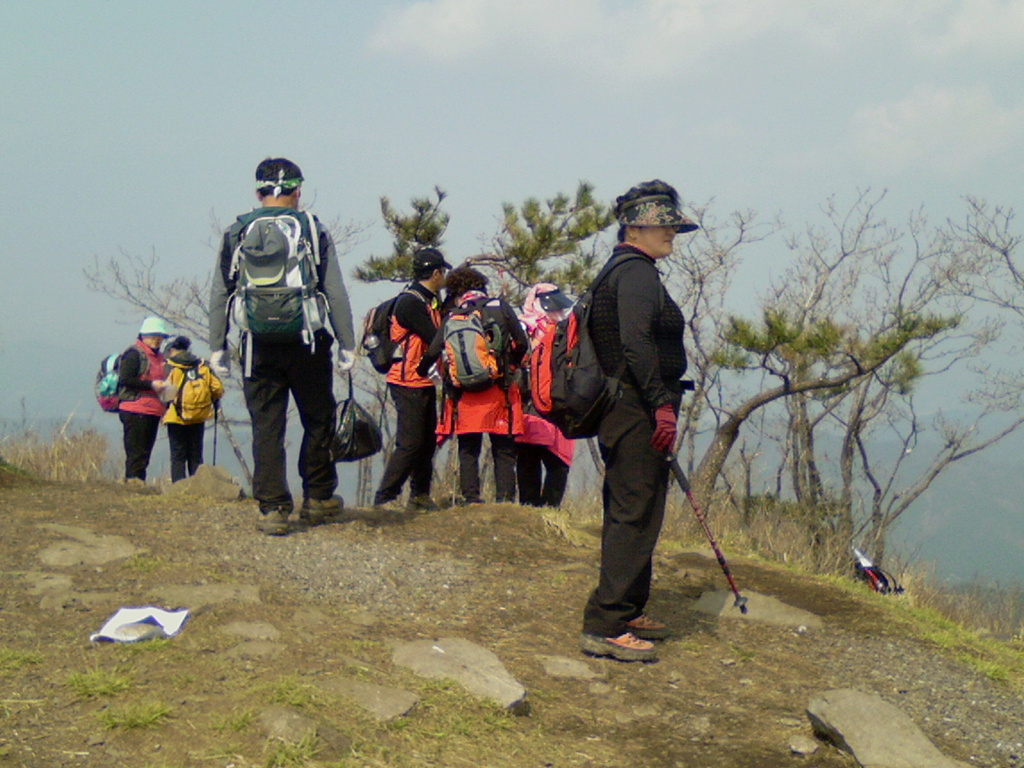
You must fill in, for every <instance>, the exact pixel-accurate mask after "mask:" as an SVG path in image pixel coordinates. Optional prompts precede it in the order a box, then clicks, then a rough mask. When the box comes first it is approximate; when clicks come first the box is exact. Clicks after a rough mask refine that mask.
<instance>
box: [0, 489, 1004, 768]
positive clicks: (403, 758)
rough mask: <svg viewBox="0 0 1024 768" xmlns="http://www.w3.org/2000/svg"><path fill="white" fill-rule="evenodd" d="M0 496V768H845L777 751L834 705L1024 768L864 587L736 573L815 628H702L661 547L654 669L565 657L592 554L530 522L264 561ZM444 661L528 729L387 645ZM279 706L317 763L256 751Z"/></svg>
mask: <svg viewBox="0 0 1024 768" xmlns="http://www.w3.org/2000/svg"><path fill="white" fill-rule="evenodd" d="M0 479H2V482H0V520H2V522H3V536H2V537H0V563H2V568H0V571H2V575H0V691H2V692H0V766H7V765H10V766H26V767H27V766H32V767H33V768H36V767H38V768H43V767H44V766H45V767H46V768H55V767H63V766H68V767H70V766H105V767H106V766H111V765H117V766H149V767H150V768H157V767H158V766H161V767H167V768H170V767H171V766H175V767H179V766H181V767H183V766H224V767H227V766H238V767H241V766H274V765H302V764H305V765H340V766H494V767H495V768H504V767H505V766H508V767H515V768H542V767H544V766H557V767H558V768H562V767H563V766H565V767H568V766H593V767H595V768H596V767H597V766H621V765H643V766H652V767H653V766H668V767H669V768H682V767H684V766H686V767H694V766H701V767H702V768H715V767H716V766H720V767H722V768H725V767H726V766H728V767H729V768H755V767H757V768H762V767H763V766H801V767H803V766H807V767H810V766H813V767H814V768H839V767H840V766H844V767H846V766H852V765H854V763H853V761H852V759H851V758H850V757H849V756H847V755H845V754H844V753H841V752H839V751H838V750H836V749H834V748H833V747H831V746H828V745H825V744H820V745H819V746H818V748H817V750H816V751H814V752H813V754H803V755H802V754H795V753H793V752H792V751H791V749H790V745H791V744H792V743H794V741H799V740H801V739H803V740H806V739H808V738H811V736H812V733H811V729H810V726H809V723H808V720H807V717H806V714H805V707H806V705H807V703H808V701H809V700H810V699H811V698H812V697H813V696H815V695H816V694H818V693H820V692H822V691H824V690H827V689H829V688H838V687H854V688H859V689H861V690H865V691H868V692H874V693H877V694H879V695H881V696H882V697H883V698H884V699H885V700H887V701H889V702H891V703H893V704H895V705H896V706H898V707H899V708H900V709H901V710H903V711H904V712H906V713H907V714H908V715H909V716H910V717H911V718H912V719H913V720H914V722H915V723H916V724H917V725H918V726H919V727H920V728H921V729H922V731H923V732H924V733H925V734H926V735H927V736H928V737H929V738H930V739H931V740H932V741H933V742H934V743H935V744H936V745H937V746H938V747H939V748H940V749H941V750H942V751H943V752H944V753H945V754H946V755H948V756H950V757H952V758H956V759H959V760H962V761H964V762H966V763H969V764H974V765H978V766H991V767H992V768H996V767H998V768H1014V767H1016V766H1024V757H1022V756H1021V755H1022V746H1021V743H1020V742H1022V741H1024V725H1022V723H1024V701H1022V698H1021V689H1020V687H1019V686H1018V685H1017V684H1016V683H1014V682H1013V681H1012V680H1011V681H1010V682H993V681H992V680H989V679H988V678H986V677H983V676H981V675H980V674H978V673H977V672H976V671H975V670H974V669H972V668H971V667H969V666H967V665H965V664H964V663H962V662H961V661H958V660H956V659H955V658H954V655H953V654H951V653H949V652H948V651H946V650H943V649H939V648H937V647H936V646H935V645H934V644H930V643H928V642H926V641H924V640H922V639H921V638H920V637H919V636H917V635H915V633H914V631H913V630H912V629H910V625H909V624H908V623H906V622H904V621H902V620H897V619H894V618H893V615H892V612H891V611H888V610H886V606H885V605H884V604H883V602H882V600H883V599H882V598H879V597H877V596H874V595H871V594H869V593H867V592H864V593H863V594H859V593H858V589H856V588H855V589H848V588H843V587H841V586H837V585H834V584H829V583H825V582H822V581H818V580H812V579H809V578H807V577H803V576H799V575H796V574H793V573H790V572H788V571H785V570H783V569H781V568H778V567H774V566H769V565H765V564H759V563H755V562H749V561H744V560H743V559H741V558H735V557H731V558H730V562H731V564H732V568H733V573H734V576H735V577H736V580H737V583H738V584H739V586H740V589H741V590H744V589H747V590H755V591H757V592H759V593H762V594H768V595H772V596H775V597H777V598H778V599H779V600H782V601H784V602H785V603H787V604H789V605H792V606H795V607H797V608H801V609H804V610H807V611H810V612H813V613H814V614H816V615H817V616H819V617H821V618H822V620H823V623H824V626H823V627H822V628H821V629H816V630H808V631H800V630H798V629H794V628H792V627H780V626H772V625H765V624H759V623H755V622H752V621H747V620H740V619H739V618H738V617H736V616H731V617H730V616H728V615H727V616H726V617H723V618H712V617H709V616H706V615H704V614H700V613H696V612H694V611H693V610H691V606H692V605H693V603H694V601H695V600H696V599H697V598H698V596H699V595H700V594H701V593H702V592H703V591H705V590H708V589H712V588H718V589H721V588H722V587H723V583H722V582H723V579H722V575H721V571H720V570H719V568H718V565H717V563H716V562H715V561H714V560H713V559H711V558H709V557H707V556H706V554H703V553H702V552H700V551H683V550H682V549H679V548H672V547H665V548H664V549H663V552H662V553H659V555H658V558H657V562H656V573H657V582H656V584H655V588H654V593H653V598H652V602H651V605H650V606H649V607H650V609H651V613H653V614H654V615H656V616H657V617H659V618H662V619H663V620H665V621H666V622H668V623H669V624H670V626H671V628H672V629H673V630H674V632H675V635H674V637H673V638H672V639H670V640H668V641H666V642H664V643H662V644H661V649H660V656H661V658H660V661H659V662H657V663H655V664H646V665H638V664H623V663H618V662H613V661H608V660H597V659H589V658H587V657H583V656H582V655H580V654H579V653H578V651H577V650H576V639H577V634H578V631H579V614H580V610H581V608H582V604H583V601H584V600H585V597H586V595H587V593H588V592H589V590H590V589H591V587H592V586H593V583H594V581H595V578H596V573H597V570H596V565H597V539H596V536H595V534H596V531H594V530H583V531H575V532H572V534H571V535H570V536H569V537H566V536H565V529H564V527H561V526H560V525H556V524H552V522H551V521H550V520H546V519H545V517H544V516H543V515H542V514H541V513H539V512H538V511H536V510H528V509H524V508H520V507H517V506H513V505H502V506H484V507H472V508H452V509H448V510H443V511H440V512H435V513H431V514H427V515H421V516H418V517H415V518H413V519H409V520H407V521H404V522H401V523H398V522H394V521H381V520H376V519H373V518H367V517H360V518H359V519H352V518H353V517H354V516H345V517H343V518H341V519H340V520H339V521H337V522H334V523H332V524H328V525H324V526H321V527H318V528H314V529H310V530H296V531H294V532H293V533H291V534H290V535H289V536H287V537H282V538H270V537H266V536H263V535H261V534H259V533H258V532H257V531H256V530H255V528H254V516H255V507H254V505H253V504H252V502H245V501H239V502H228V503H225V502H210V501H206V500H202V499H198V498H187V497H179V498H174V499H170V498H169V497H164V496H160V495H150V494H145V493H138V492H132V491H129V490H127V489H125V488H123V487H121V486H115V485H96V486H64V485H48V484H41V483H35V482H28V481H25V480H17V481H15V480H12V479H11V477H10V476H9V475H0ZM107 536H116V537H122V539H123V540H125V541H126V542H127V543H128V545H129V549H126V550H124V551H122V552H114V553H113V559H110V560H107V561H105V562H88V559H89V558H88V557H85V558H83V557H80V556H78V555H76V553H78V552H80V550H79V549H77V547H78V546H79V545H81V544H82V543H83V542H84V543H88V542H89V541H92V542H94V543H95V542H96V541H105V542H108V543H109V542H116V541H117V540H116V539H105V538H103V537H107ZM90 537H92V538H90ZM570 539H571V541H570ZM108 554H109V553H108ZM83 560H84V561H83ZM126 605H160V606H162V607H164V608H173V607H177V606H179V605H185V607H188V608H190V610H191V611H192V616H191V617H190V618H189V620H188V622H187V623H186V624H185V626H184V628H183V630H182V632H181V633H180V634H179V635H178V636H177V637H174V638H171V639H167V640H158V641H149V642H144V643H137V644H132V645H118V644H108V643H90V642H89V640H88V637H89V635H90V633H92V632H95V631H96V630H98V629H99V627H100V626H101V625H102V624H103V622H104V621H105V620H106V619H107V617H108V616H110V614H111V613H112V612H113V611H114V610H115V609H116V608H118V607H120V606H126ZM441 637H460V638H466V639H469V640H472V641H473V642H475V643H478V644H479V645H481V646H483V647H485V648H488V649H490V650H492V651H494V652H495V653H496V654H497V655H498V656H499V657H500V659H501V660H502V662H503V663H504V665H505V666H506V667H507V669H508V670H509V672H510V673H511V674H512V675H513V676H514V677H515V678H516V679H517V680H519V682H521V683H522V684H523V685H524V686H525V687H526V689H527V691H528V700H529V702H530V707H531V709H530V714H529V716H526V717H517V716H513V715H510V714H506V713H504V712H502V711H501V710H499V709H497V708H495V707H494V706H493V705H491V704H488V703H486V702H480V701H477V700H475V699H473V698H472V697H469V696H467V695H466V694H465V693H464V692H463V691H461V689H460V688H459V686H457V685H450V684H447V683H444V682H438V681H427V680H423V679H419V678H417V677H416V676H415V675H413V674H412V673H410V672H408V671H406V670H403V669H401V668H399V667H397V666H396V665H395V664H393V663H392V660H391V649H392V647H393V645H394V644H395V643H397V642H402V641H408V640H416V639H436V638H441ZM550 656H565V657H570V658H572V659H577V660H582V661H584V662H585V664H586V665H587V668H588V675H584V676H577V677H569V678H566V677H559V676H555V675H553V674H551V673H550V671H549V668H548V667H546V666H545V660H546V659H547V658H548V657H550ZM88 675H93V676H95V677H96V678H97V679H107V680H109V679H114V678H116V679H118V680H122V681H124V690H121V691H118V692H111V693H109V694H107V695H93V696H89V695H84V694H83V691H82V687H81V686H76V685H74V684H73V682H74V681H75V680H76V679H79V680H80V679H82V677H83V676H88ZM339 677H345V678H353V679H358V680H361V681H365V682H370V683H375V684H378V685H383V686H391V687H398V688H403V689H406V690H409V691H412V692H413V693H415V694H416V695H417V696H418V697H419V704H418V705H417V706H416V707H415V708H414V709H413V710H412V711H411V712H410V713H409V714H408V715H407V716H405V717H402V718H399V719H397V720H394V721H391V722H380V721H377V720H375V719H374V718H373V717H371V716H369V715H368V714H367V712H366V711H365V710H364V709H363V708H361V707H360V706H358V705H357V704H356V703H355V702H353V701H351V700H348V699H346V698H344V697H343V696H338V695H335V694H332V693H330V692H329V690H330V689H329V686H325V685H324V683H325V682H328V681H330V680H331V679H335V678H339ZM274 704H285V705H287V706H289V707H292V708H295V709H297V710H298V711H301V712H302V713H303V714H305V715H306V716H308V717H310V718H311V719H313V720H314V721H316V722H318V723H322V724H323V725H324V726H325V727H326V728H328V729H329V730H330V732H331V733H333V734H334V735H335V737H336V738H335V739H334V741H333V743H332V744H331V745H330V749H327V748H326V747H327V745H323V744H321V745H320V747H321V751H320V752H319V753H316V754H315V755H314V756H312V757H310V753H312V752H313V749H312V746H313V745H309V744H307V745H305V746H306V747H309V749H307V751H306V752H305V753H304V754H305V757H304V758H303V757H302V756H301V755H297V754H291V753H285V752H284V751H282V750H281V749H280V748H279V745H275V744H274V743H273V739H268V736H267V734H266V732H265V731H264V730H262V729H261V728H260V726H259V717H258V715H259V713H260V712H261V711H262V710H264V709H265V708H267V707H269V706H271V705H274ZM146 707H156V708H157V711H160V712H164V713H165V715H164V716H163V717H159V718H156V721H155V722H153V723H150V724H149V725H150V726H151V727H142V725H141V724H140V725H139V727H131V724H130V722H129V721H128V720H127V719H126V717H127V715H128V714H130V713H138V712H140V711H144V710H145V708H146ZM149 711H151V712H152V711H154V710H152V709H151V710H149ZM118 718H120V719H118Z"/></svg>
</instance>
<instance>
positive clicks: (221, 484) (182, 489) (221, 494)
mask: <svg viewBox="0 0 1024 768" xmlns="http://www.w3.org/2000/svg"><path fill="white" fill-rule="evenodd" d="M161 492H162V493H163V494H164V495H165V496H204V497H206V498H211V499H222V500H224V501H233V500H234V499H237V498H238V497H239V496H241V495H242V489H241V487H239V485H238V483H236V482H235V481H234V479H233V478H232V477H231V475H229V474H228V473H227V471H226V470H225V469H224V468H223V467H214V466H212V465H210V464H200V465H199V467H198V468H196V473H195V474H194V475H192V477H186V478H185V479H184V480H179V481H178V482H176V483H171V484H170V485H166V486H164V487H163V488H162V490H161Z"/></svg>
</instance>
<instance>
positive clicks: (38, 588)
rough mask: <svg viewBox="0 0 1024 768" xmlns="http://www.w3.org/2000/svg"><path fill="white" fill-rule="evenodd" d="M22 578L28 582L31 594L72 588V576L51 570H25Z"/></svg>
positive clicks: (65, 590) (63, 590)
mask: <svg viewBox="0 0 1024 768" xmlns="http://www.w3.org/2000/svg"><path fill="white" fill-rule="evenodd" d="M21 578H23V579H24V580H25V581H27V582H28V585H29V586H28V593H29V594H30V595H45V594H46V593H47V592H68V591H70V590H71V584H72V581H71V577H70V576H68V575H66V574H63V573H50V572H49V571H25V572H24V573H22V574H21Z"/></svg>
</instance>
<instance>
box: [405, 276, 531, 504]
mask: <svg viewBox="0 0 1024 768" xmlns="http://www.w3.org/2000/svg"><path fill="white" fill-rule="evenodd" d="M445 289H446V291H447V293H448V302H449V304H450V305H451V307H452V308H453V309H454V308H460V309H479V310H480V312H481V313H482V314H486V315H487V316H488V317H489V319H490V320H493V321H494V322H495V323H496V324H497V326H498V328H499V329H500V333H501V336H502V339H503V340H504V342H503V349H502V350H501V352H500V357H502V358H503V359H502V360H501V361H500V366H499V367H504V371H502V372H501V373H502V375H501V376H500V377H499V378H498V379H497V380H496V381H495V383H494V384H492V385H491V386H489V387H487V388H486V389H484V390H482V391H478V392H464V391H461V390H460V389H459V388H458V387H456V386H454V385H453V382H452V381H451V378H450V377H446V380H445V401H444V408H443V410H442V413H441V418H440V421H439V423H438V427H437V434H438V435H439V436H442V437H444V436H448V435H453V434H454V435H457V436H458V445H459V489H460V492H461V496H462V503H464V504H479V503H481V502H482V501H483V498H482V497H481V494H480V467H479V461H480V451H481V450H482V448H483V436H484V434H488V435H490V440H491V456H492V458H493V459H494V495H495V501H497V502H499V503H500V502H514V501H515V500H516V442H515V441H516V435H520V434H522V432H523V428H524V427H523V404H522V400H521V398H520V395H519V388H518V387H516V386H515V384H514V383H513V374H514V372H515V369H516V367H517V366H518V365H519V364H520V363H521V362H522V359H523V357H524V356H525V355H526V352H527V350H528V349H529V342H528V341H527V338H526V333H525V331H523V326H522V325H521V324H520V323H519V319H518V318H517V317H516V313H515V310H514V309H512V307H511V306H509V304H508V303H507V302H505V301H504V300H503V299H492V298H490V297H488V296H487V294H486V293H485V291H486V289H487V278H486V277H484V276H483V275H482V274H481V273H480V272H478V271H477V270H475V269H472V268H471V267H467V266H462V267H459V268H457V269H453V270H452V271H451V272H450V273H449V274H448V278H447V280H446V281H445ZM449 314H450V313H449ZM444 349H445V324H444V321H443V320H442V322H441V328H440V329H439V330H438V332H437V335H436V336H435V337H434V340H433V341H432V342H431V344H430V347H429V348H428V349H427V351H426V353H425V354H424V355H423V359H422V360H420V364H419V367H418V372H419V373H425V372H427V371H429V369H430V367H431V366H432V365H433V364H434V363H435V362H436V361H437V360H438V359H439V358H440V356H441V354H442V352H444ZM442 368H444V369H447V366H442Z"/></svg>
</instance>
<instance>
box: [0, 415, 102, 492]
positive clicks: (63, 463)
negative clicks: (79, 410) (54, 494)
mask: <svg viewBox="0 0 1024 768" xmlns="http://www.w3.org/2000/svg"><path fill="white" fill-rule="evenodd" d="M71 418H72V417H71V416H69V417H68V418H67V420H66V421H65V422H64V423H63V424H62V425H61V426H60V427H57V428H55V429H54V430H53V432H52V433H51V434H50V437H49V439H48V440H47V439H44V438H42V437H40V436H39V435H38V434H36V433H35V432H33V431H31V430H25V431H23V432H21V433H20V434H17V435H12V436H9V437H5V438H4V439H3V440H2V441H0V453H2V454H3V457H4V460H5V461H6V462H8V463H9V464H10V465H11V466H13V467H17V468H18V469H20V470H23V471H25V472H28V473H30V474H32V475H34V476H35V477H39V478H42V479H43V480H50V481H53V482H81V483H85V482H90V481H94V480H111V479H113V478H114V476H115V475H114V469H113V467H112V465H111V463H110V461H109V459H108V457H107V448H108V445H107V438H106V437H104V436H103V435H101V434H100V433H99V432H97V431H96V430H95V429H93V428H92V427H89V428H86V429H81V430H77V431H72V430H71V429H70V428H69V427H70V424H71Z"/></svg>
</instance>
